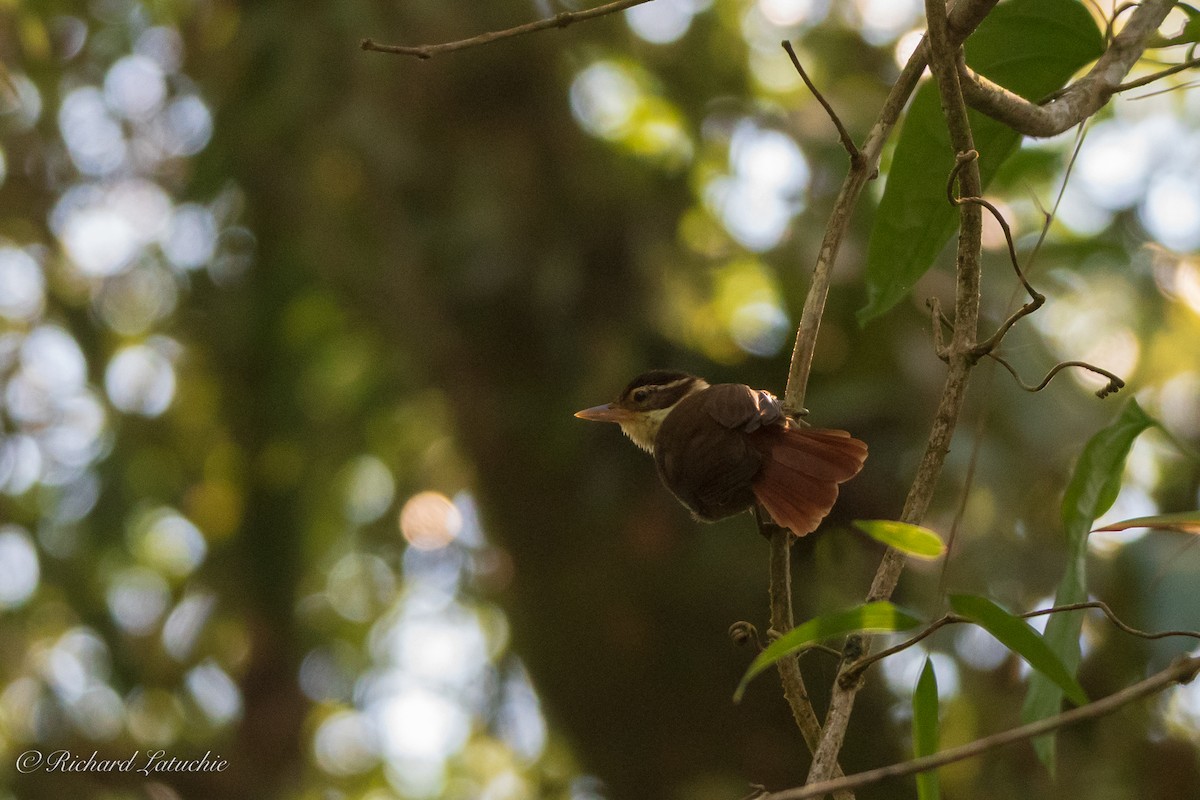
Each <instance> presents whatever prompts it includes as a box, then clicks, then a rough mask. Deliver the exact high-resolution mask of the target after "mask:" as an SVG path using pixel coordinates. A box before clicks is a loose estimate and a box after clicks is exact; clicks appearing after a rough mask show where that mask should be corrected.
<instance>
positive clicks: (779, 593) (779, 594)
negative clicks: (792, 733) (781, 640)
mask: <svg viewBox="0 0 1200 800" xmlns="http://www.w3.org/2000/svg"><path fill="white" fill-rule="evenodd" d="M754 521H755V522H756V523H758V530H759V532H760V533H762V534H764V535H766V536H767V537H768V539H769V540H770V543H771V558H770V570H771V577H770V598H771V630H772V631H775V632H776V633H779V634H783V633H787V632H788V631H790V630H791V629H792V628H793V627H795V619H794V617H793V615H792V564H791V550H792V539H793V538H794V537H793V536H792V532H791V531H789V530H788V529H787V528H781V527H779V526H778V525H772V524H770V523H768V522H765V521H764V520H763V518H762V515H761V514H759V512H758V508H757V507H755V509H754ZM776 667H777V669H778V670H779V680H780V682H781V683H782V684H783V696H784V699H785V700H787V703H788V706H789V707H790V708H791V709H792V717H793V718H794V719H795V720H796V727H798V728H799V729H800V734H801V736H803V737H804V743H805V744H806V745H807V746H808V751H809V752H810V753H813V752H816V749H817V743H818V742H819V741H820V740H821V720H820V719H818V717H817V712H816V711H814V710H813V707H812V701H811V700H809V697H808V689H807V688H806V687H805V685H804V676H803V675H802V674H801V673H800V662H799V661H797V660H796V658H795V657H793V656H788V657H787V658H782V659H780V660H779V661H778V662H777V664H776ZM834 770H835V771H836V772H837V773H838V774H839V775H841V774H844V773H843V772H842V768H841V766H840V765H838V764H834ZM835 797H837V800H854V795H853V794H852V793H851V792H848V791H846V792H838V793H837V794H836V795H835Z"/></svg>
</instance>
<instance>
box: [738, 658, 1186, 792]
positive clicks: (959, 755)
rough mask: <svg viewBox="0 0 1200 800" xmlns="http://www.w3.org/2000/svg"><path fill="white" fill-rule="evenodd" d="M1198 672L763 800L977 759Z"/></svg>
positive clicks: (1152, 681) (1162, 675) (1182, 668)
mask: <svg viewBox="0 0 1200 800" xmlns="http://www.w3.org/2000/svg"><path fill="white" fill-rule="evenodd" d="M1197 673H1200V658H1183V659H1180V660H1178V661H1176V662H1175V663H1173V664H1172V665H1171V666H1169V667H1167V668H1166V669H1164V670H1163V671H1162V672H1158V673H1156V674H1154V675H1151V676H1150V677H1149V678H1147V679H1146V680H1144V681H1141V682H1139V683H1135V684H1133V685H1132V686H1129V687H1126V688H1125V689H1122V690H1121V691H1119V692H1117V693H1115V694H1111V695H1109V696H1108V697H1105V698H1104V699H1103V700H1097V701H1096V702H1094V703H1088V704H1087V705H1086V706H1080V707H1079V708H1073V709H1071V710H1070V711H1065V712H1063V713H1061V714H1056V715H1055V716H1053V717H1047V718H1046V719H1042V720H1038V721H1037V722H1031V723H1029V724H1028V725H1021V726H1020V727H1017V728H1012V729H1010V730H1007V731H1003V732H1002V733H996V734H993V735H991V736H987V737H984V738H983V739H978V740H976V741H974V742H970V743H968V744H965V745H962V746H961V747H953V748H951V749H949V750H943V751H942V752H940V753H935V754H934V755H931V756H924V757H922V758H915V759H912V760H911V761H904V762H901V763H899V764H892V765H890V766H887V767H880V768H879V769H873V770H869V771H867V772H860V773H857V774H855V775H850V776H848V777H845V778H839V779H837V780H830V781H824V782H822V783H810V784H809V785H807V786H802V787H799V788H796V789H785V790H784V791H781V792H773V793H771V794H766V795H762V796H761V798H760V800H805V798H810V797H820V796H822V795H826V794H829V793H831V792H838V791H848V790H852V789H859V788H861V787H863V786H869V785H870V784H873V783H878V782H879V781H882V780H887V779H888V778H902V777H904V776H906V775H914V774H916V773H918V772H927V771H929V770H931V769H937V768H938V767H944V766H946V765H947V764H953V763H955V762H957V761H963V760H965V759H968V758H974V757H975V756H977V755H981V754H983V753H986V752H988V751H989V750H995V749H996V748H998V747H1003V746H1004V745H1007V744H1012V743H1014V742H1020V741H1026V740H1029V739H1033V738H1034V737H1037V736H1041V735H1042V734H1044V733H1049V732H1050V731H1054V730H1057V729H1059V728H1062V727H1065V726H1067V725H1073V724H1074V723H1076V722H1082V721H1084V720H1088V719H1095V718H1097V717H1102V716H1104V715H1106V714H1111V713H1112V712H1113V711H1116V710H1117V709H1119V708H1121V707H1122V706H1124V705H1127V704H1129V703H1132V702H1134V701H1135V700H1140V699H1141V698H1143V697H1149V696H1150V695H1153V694H1157V693H1158V692H1160V691H1162V690H1163V689H1166V688H1168V687H1169V686H1172V685H1173V684H1179V683H1188V682H1190V681H1191V680H1192V679H1194V678H1195V677H1196V675H1197Z"/></svg>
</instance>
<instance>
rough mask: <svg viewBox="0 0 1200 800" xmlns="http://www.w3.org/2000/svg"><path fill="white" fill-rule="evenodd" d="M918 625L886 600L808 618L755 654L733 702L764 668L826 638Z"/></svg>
mask: <svg viewBox="0 0 1200 800" xmlns="http://www.w3.org/2000/svg"><path fill="white" fill-rule="evenodd" d="M920 624H921V620H919V619H917V618H916V617H914V616H913V615H911V614H909V613H907V612H905V611H902V610H900V609H899V608H897V607H896V606H894V605H892V604H891V603H889V602H887V601H886V600H881V601H879V602H877V603H867V604H866V605H861V606H857V607H855V608H851V609H849V610H846V611H838V612H835V613H833V614H826V615H824V616H821V617H816V618H814V619H810V620H809V621H808V622H805V623H804V624H803V625H798V626H796V627H795V628H792V629H791V630H790V631H788V632H787V633H785V634H784V635H783V636H780V637H779V638H778V639H776V640H775V641H773V642H771V644H770V645H768V646H767V647H766V648H765V649H764V650H763V651H762V652H761V653H759V654H758V657H757V658H755V659H754V661H752V662H751V663H750V667H749V668H748V669H747V670H746V674H745V675H743V676H742V680H741V682H740V683H739V684H738V687H737V691H735V692H734V693H733V702H735V703H736V702H738V701H739V700H741V699H742V694H743V693H745V691H746V685H747V684H749V683H750V681H751V680H753V679H754V677H755V676H756V675H758V674H759V673H760V672H762V671H763V670H765V669H766V668H767V667H769V666H771V665H772V664H774V663H775V662H776V661H778V660H779V659H781V658H784V657H785V656H790V655H792V654H793V653H796V652H798V651H800V650H803V649H804V648H806V647H811V646H813V645H814V644H817V643H818V642H821V641H824V640H825V639H830V638H833V637H834V636H845V635H846V634H848V633H889V632H891V631H904V630H908V629H909V628H915V627H916V626H917V625H920Z"/></svg>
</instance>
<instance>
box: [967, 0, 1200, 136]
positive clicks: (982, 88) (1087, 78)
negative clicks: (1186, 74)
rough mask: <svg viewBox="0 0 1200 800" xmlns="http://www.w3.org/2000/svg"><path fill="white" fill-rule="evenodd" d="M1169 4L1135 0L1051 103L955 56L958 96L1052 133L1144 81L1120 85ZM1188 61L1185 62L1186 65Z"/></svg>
mask: <svg viewBox="0 0 1200 800" xmlns="http://www.w3.org/2000/svg"><path fill="white" fill-rule="evenodd" d="M1174 5H1175V0H1143V2H1141V3H1139V4H1138V6H1137V7H1136V8H1135V9H1134V11H1133V13H1132V14H1131V15H1130V17H1129V21H1128V22H1127V23H1126V24H1125V27H1123V28H1122V29H1121V32H1120V33H1118V34H1117V35H1116V36H1115V37H1113V40H1112V43H1111V44H1110V45H1109V47H1108V49H1107V50H1105V51H1104V54H1103V55H1102V56H1100V59H1099V60H1098V61H1097V62H1096V64H1095V65H1094V66H1093V67H1092V68H1091V70H1089V71H1088V73H1087V75H1084V76H1083V77H1082V78H1080V79H1079V80H1077V81H1075V83H1073V84H1071V85H1070V86H1068V87H1067V88H1066V89H1064V90H1062V91H1061V92H1058V93H1057V94H1056V95H1055V96H1054V99H1053V101H1052V102H1048V103H1046V104H1045V105H1042V104H1039V103H1033V102H1030V101H1029V100H1026V99H1025V98H1023V97H1021V96H1020V95H1017V94H1015V93H1013V92H1010V91H1009V90H1008V89H1005V88H1004V87H1003V86H1000V85H999V84H996V83H993V82H992V81H990V80H988V79H987V78H985V77H983V76H982V75H979V74H978V73H976V72H974V71H972V70H971V69H970V68H969V67H967V65H966V63H965V62H964V61H963V60H962V58H961V57H960V58H959V59H958V70H959V75H960V78H961V80H962V86H963V94H964V96H965V97H966V100H967V102H968V103H969V104H970V106H971V107H972V108H974V109H976V110H977V111H980V112H982V113H984V114H987V115H988V116H989V117H992V118H993V119H995V120H998V121H1000V122H1003V123H1004V124H1005V125H1007V126H1009V127H1010V128H1012V129H1013V130H1015V131H1017V132H1018V133H1023V134H1025V135H1026V136H1055V135H1057V134H1059V133H1062V132H1063V131H1066V130H1069V129H1071V128H1073V127H1074V126H1076V125H1078V124H1079V123H1080V122H1083V121H1084V120H1085V119H1087V118H1088V117H1090V116H1091V115H1092V114H1095V113H1096V112H1097V111H1099V110H1100V108H1101V107H1103V106H1104V104H1105V103H1107V102H1108V101H1109V99H1110V98H1111V97H1112V96H1113V95H1114V94H1116V93H1117V92H1120V91H1124V90H1125V89H1131V88H1134V87H1135V86H1143V85H1145V83H1147V82H1149V80H1148V79H1143V80H1138V81H1133V82H1131V83H1129V84H1122V83H1121V81H1122V80H1124V78H1125V76H1126V75H1128V74H1129V71H1130V70H1131V69H1133V65H1134V64H1136V63H1137V61H1138V59H1139V58H1141V57H1142V51H1144V50H1145V49H1146V42H1147V41H1149V39H1150V37H1151V36H1153V35H1154V34H1155V33H1156V32H1157V31H1158V27H1159V26H1160V25H1162V22H1163V20H1164V19H1165V18H1166V16H1167V14H1168V13H1169V12H1170V10H1171V9H1172V8H1173V7H1174ZM1194 63H1195V62H1189V65H1194ZM1186 68H1187V66H1184V65H1179V66H1178V67H1173V68H1172V69H1171V70H1166V71H1164V72H1162V73H1159V74H1157V76H1149V78H1151V79H1157V78H1161V77H1164V76H1165V75H1168V74H1171V73H1172V72H1178V71H1181V70H1183V69H1186Z"/></svg>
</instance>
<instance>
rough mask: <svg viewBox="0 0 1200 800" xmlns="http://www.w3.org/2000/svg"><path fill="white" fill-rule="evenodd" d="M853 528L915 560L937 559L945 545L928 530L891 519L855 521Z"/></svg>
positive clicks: (943, 551)
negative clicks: (913, 557)
mask: <svg viewBox="0 0 1200 800" xmlns="http://www.w3.org/2000/svg"><path fill="white" fill-rule="evenodd" d="M854 527H856V528H858V529H859V530H860V531H862V532H863V533H865V534H866V535H867V536H870V537H871V538H872V539H874V540H875V541H877V542H882V543H884V544H886V545H887V546H888V547H894V548H896V549H897V550H900V551H901V552H904V553H907V554H908V555H910V556H916V557H917V558H939V557H940V556H942V555H943V554H944V553H945V552H946V543H945V542H943V541H942V537H940V536H938V535H937V534H936V533H934V532H933V531H931V530H929V528H922V527H921V526H920V525H909V524H908V523H907V522H897V521H896V520H891V519H856V520H855V521H854Z"/></svg>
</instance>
